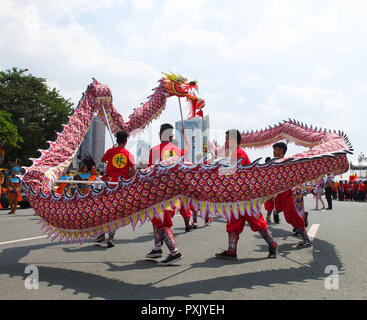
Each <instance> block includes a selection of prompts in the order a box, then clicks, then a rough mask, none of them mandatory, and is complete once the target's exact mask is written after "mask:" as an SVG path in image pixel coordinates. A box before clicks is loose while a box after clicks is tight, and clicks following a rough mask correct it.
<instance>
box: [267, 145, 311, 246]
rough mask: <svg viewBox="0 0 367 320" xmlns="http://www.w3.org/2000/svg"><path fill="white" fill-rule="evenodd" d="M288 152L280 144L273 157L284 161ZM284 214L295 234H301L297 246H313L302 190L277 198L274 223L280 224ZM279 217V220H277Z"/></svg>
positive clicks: (282, 194)
mask: <svg viewBox="0 0 367 320" xmlns="http://www.w3.org/2000/svg"><path fill="white" fill-rule="evenodd" d="M286 152H287V145H286V144H285V143H284V142H278V143H276V144H274V145H273V155H274V157H275V158H279V159H283V158H284V156H285V153H286ZM282 211H283V213H284V218H285V220H286V221H287V222H288V223H289V224H290V225H292V226H293V228H294V229H293V231H294V233H295V234H300V235H301V236H302V239H303V241H301V242H299V243H298V244H297V248H306V247H309V246H311V241H310V239H309V237H308V234H307V230H306V226H307V225H308V219H307V217H308V212H306V211H305V210H304V204H303V194H302V190H301V188H293V189H289V190H287V191H285V192H282V193H280V194H278V195H277V196H276V197H275V211H274V221H278V222H277V223H279V213H280V212H282ZM276 217H277V218H276Z"/></svg>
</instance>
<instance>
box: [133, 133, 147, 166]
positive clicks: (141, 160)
mask: <svg viewBox="0 0 367 320" xmlns="http://www.w3.org/2000/svg"><path fill="white" fill-rule="evenodd" d="M149 151H150V144H149V143H147V142H145V141H144V140H138V141H137V143H136V159H135V162H136V165H137V167H139V168H146V167H147V166H148V164H149Z"/></svg>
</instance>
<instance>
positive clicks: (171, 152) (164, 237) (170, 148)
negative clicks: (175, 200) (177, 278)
mask: <svg viewBox="0 0 367 320" xmlns="http://www.w3.org/2000/svg"><path fill="white" fill-rule="evenodd" d="M182 131H183V133H184V128H182ZM184 136H185V135H184ZM159 137H160V140H161V143H160V144H159V145H156V146H154V147H153V148H152V149H151V150H150V154H149V165H150V166H151V165H154V164H155V163H156V162H157V161H163V160H166V159H168V158H170V157H181V156H183V155H185V150H181V149H180V148H179V147H177V146H176V145H174V144H173V143H172V139H173V126H172V125H170V124H168V123H165V124H162V125H161V128H160V131H159ZM185 141H186V143H185V144H186V146H185V148H188V141H187V139H186V137H185ZM174 210H175V208H173V210H164V217H163V222H162V221H161V220H160V219H157V218H156V217H154V218H153V219H152V220H151V221H152V224H153V230H154V248H153V249H152V251H151V252H149V253H148V254H146V257H147V258H152V259H156V258H160V257H161V256H162V248H161V246H162V243H163V242H164V243H165V244H166V246H167V248H168V249H169V251H170V253H169V255H168V256H167V258H166V259H165V260H163V261H162V262H161V263H162V264H164V265H169V264H172V263H174V262H175V261H178V260H181V259H182V254H181V253H180V251H179V250H178V248H177V244H176V240H175V237H174V235H173V233H172V230H171V227H172V225H173V223H172V217H173V216H174V214H175V211H174ZM180 214H181V215H182V216H183V217H184V220H185V225H186V231H187V228H190V224H189V222H190V216H191V213H190V210H188V211H186V210H183V205H182V204H181V209H180Z"/></svg>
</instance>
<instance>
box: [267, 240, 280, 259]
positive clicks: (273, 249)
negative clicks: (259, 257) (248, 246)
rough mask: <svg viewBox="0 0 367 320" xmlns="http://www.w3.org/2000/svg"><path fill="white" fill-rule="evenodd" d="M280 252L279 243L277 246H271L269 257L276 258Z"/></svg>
mask: <svg viewBox="0 0 367 320" xmlns="http://www.w3.org/2000/svg"><path fill="white" fill-rule="evenodd" d="M277 254H278V245H277V244H275V247H269V255H268V258H270V259H275V258H276V257H277Z"/></svg>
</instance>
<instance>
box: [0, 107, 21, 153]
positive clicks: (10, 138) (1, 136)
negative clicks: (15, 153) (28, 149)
mask: <svg viewBox="0 0 367 320" xmlns="http://www.w3.org/2000/svg"><path fill="white" fill-rule="evenodd" d="M11 118H12V115H11V114H10V113H9V112H6V111H4V110H0V143H3V142H5V145H8V146H10V147H13V148H14V147H15V148H19V147H20V145H19V143H21V142H22V141H23V139H22V138H21V137H20V136H19V133H18V129H17V126H16V125H15V124H14V123H13V122H12V119H11Z"/></svg>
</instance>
